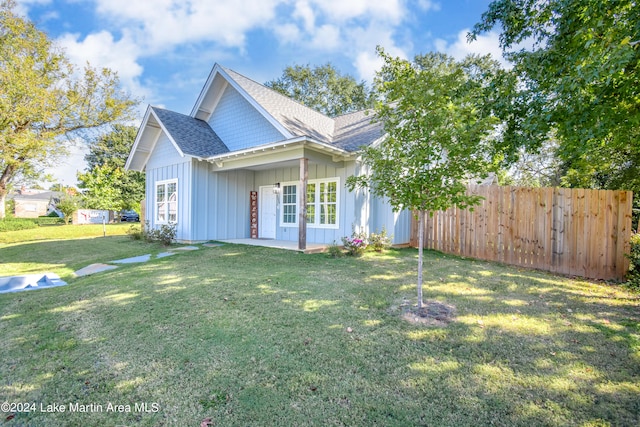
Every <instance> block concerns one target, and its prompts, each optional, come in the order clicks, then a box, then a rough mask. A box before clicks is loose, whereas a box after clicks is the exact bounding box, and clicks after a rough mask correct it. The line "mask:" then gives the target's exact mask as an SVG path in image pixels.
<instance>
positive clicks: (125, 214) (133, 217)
mask: <svg viewBox="0 0 640 427" xmlns="http://www.w3.org/2000/svg"><path fill="white" fill-rule="evenodd" d="M120 221H123V222H128V221H134V222H140V215H138V213H137V212H136V211H122V213H121V214H120Z"/></svg>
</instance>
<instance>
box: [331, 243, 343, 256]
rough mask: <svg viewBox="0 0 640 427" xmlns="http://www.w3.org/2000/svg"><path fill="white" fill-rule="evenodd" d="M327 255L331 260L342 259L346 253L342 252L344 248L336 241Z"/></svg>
mask: <svg viewBox="0 0 640 427" xmlns="http://www.w3.org/2000/svg"><path fill="white" fill-rule="evenodd" d="M327 255H329V256H330V257H331V258H340V257H343V256H344V252H342V248H341V247H340V246H338V244H337V243H336V241H335V240H334V241H333V243H332V244H330V245H329V247H328V248H327Z"/></svg>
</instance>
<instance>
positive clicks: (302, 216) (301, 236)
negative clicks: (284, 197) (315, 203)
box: [298, 158, 309, 251]
mask: <svg viewBox="0 0 640 427" xmlns="http://www.w3.org/2000/svg"><path fill="white" fill-rule="evenodd" d="M308 167H309V159H306V158H302V159H300V195H299V196H298V206H299V209H298V211H299V214H298V215H299V216H298V249H300V250H301V251H303V250H305V249H307V181H308V179H309V171H308Z"/></svg>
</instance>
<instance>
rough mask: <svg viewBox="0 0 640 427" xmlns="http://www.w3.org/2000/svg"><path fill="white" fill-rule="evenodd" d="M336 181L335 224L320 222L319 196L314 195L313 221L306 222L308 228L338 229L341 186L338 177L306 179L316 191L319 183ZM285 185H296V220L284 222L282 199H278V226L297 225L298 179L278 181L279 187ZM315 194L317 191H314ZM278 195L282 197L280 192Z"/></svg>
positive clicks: (298, 214) (298, 206)
mask: <svg viewBox="0 0 640 427" xmlns="http://www.w3.org/2000/svg"><path fill="white" fill-rule="evenodd" d="M329 182H335V183H336V223H335V224H320V205H321V203H320V197H316V200H315V206H316V209H315V219H314V222H313V223H307V227H308V228H324V229H333V230H335V229H338V228H340V205H341V200H340V196H341V192H342V188H341V186H340V177H339V176H336V177H332V178H321V179H309V180H307V184H314V185H315V186H316V191H319V190H318V189H319V188H320V184H321V183H329ZM285 185H294V186H295V187H296V222H295V223H285V222H284V207H283V203H282V199H281V200H280V203H279V206H280V214H279V217H280V227H294V228H295V227H298V222H299V218H300V212H299V209H300V203H299V199H298V197H299V196H300V182H299V181H289V182H282V183H280V186H281V188H282V187H284V186H285ZM316 194H317V193H316ZM280 197H281V198H282V193H280Z"/></svg>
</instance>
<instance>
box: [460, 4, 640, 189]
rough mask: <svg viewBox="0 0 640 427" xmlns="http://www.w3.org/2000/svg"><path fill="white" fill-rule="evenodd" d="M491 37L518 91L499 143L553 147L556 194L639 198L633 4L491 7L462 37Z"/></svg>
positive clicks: (639, 21) (639, 15)
mask: <svg viewBox="0 0 640 427" xmlns="http://www.w3.org/2000/svg"><path fill="white" fill-rule="evenodd" d="M493 28H499V29H500V31H501V34H500V45H501V47H502V49H503V51H504V53H505V56H506V57H507V58H508V59H510V60H511V61H512V62H513V64H514V68H513V73H514V75H515V76H517V79H518V83H519V84H518V85H517V86H516V87H517V90H515V91H513V92H512V93H510V94H509V96H508V97H505V99H506V100H508V102H505V107H507V108H510V109H511V112H510V113H508V117H509V120H507V121H506V124H507V127H506V131H505V135H506V136H507V138H510V140H511V142H512V143H513V144H515V145H520V146H525V147H528V149H529V151H536V150H537V149H538V148H540V147H542V146H543V145H544V142H545V140H547V139H549V138H555V139H557V141H558V149H557V155H558V157H559V158H560V160H561V161H562V166H561V170H562V172H563V183H564V184H565V185H570V186H583V187H596V188H612V189H616V188H625V189H631V190H636V191H638V190H640V143H638V141H639V140H640V96H639V95H638V93H639V92H638V88H639V86H638V81H640V75H639V65H640V7H639V5H637V2H636V1H635V0H616V1H607V2H603V1H601V0H548V1H535V0H495V1H493V2H492V3H491V4H490V5H489V8H488V10H487V11H486V12H485V13H484V14H483V15H482V19H481V22H479V23H478V24H476V26H475V27H474V29H473V32H472V33H471V34H470V35H469V37H470V38H471V39H473V38H474V37H475V36H477V35H479V34H481V33H483V32H486V31H489V30H491V29H493Z"/></svg>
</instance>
